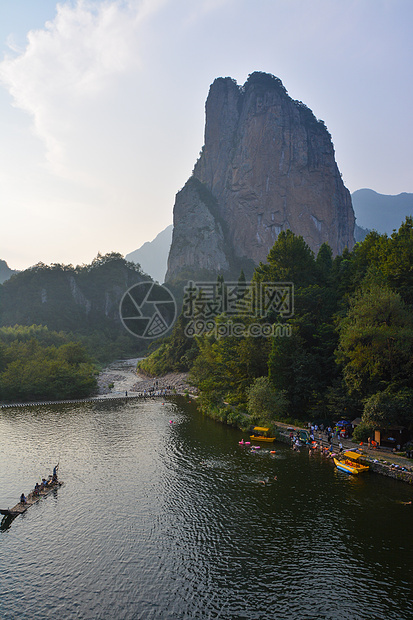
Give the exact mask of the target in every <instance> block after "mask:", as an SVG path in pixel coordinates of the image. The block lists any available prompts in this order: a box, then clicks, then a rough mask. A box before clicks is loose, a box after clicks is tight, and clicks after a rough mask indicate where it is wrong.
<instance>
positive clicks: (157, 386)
mask: <svg viewBox="0 0 413 620" xmlns="http://www.w3.org/2000/svg"><path fill="white" fill-rule="evenodd" d="M139 359H141V358H132V359H127V360H117V361H115V362H112V363H111V364H109V365H108V366H106V367H105V368H104V369H103V370H102V371H101V372H100V373H99V376H98V392H97V394H95V395H94V396H90V397H87V398H79V399H68V400H56V401H39V402H23V403H0V410H1V409H8V408H13V407H30V406H41V405H51V404H65V403H82V402H94V401H105V400H125V399H135V398H145V397H160V396H174V395H180V396H183V395H185V394H191V397H192V398H194V397H195V394H194V392H195V393H196V392H197V390H196V389H195V388H194V387H193V386H191V385H190V384H189V383H188V381H187V378H188V373H185V372H171V373H168V374H166V375H165V376H163V377H147V376H145V375H143V374H139V373H137V372H136V364H137V362H138V361H139ZM110 386H111V387H110ZM205 415H208V413H205ZM272 424H273V426H274V428H276V429H277V435H278V437H277V441H281V442H282V443H290V439H289V429H290V428H293V429H294V430H308V429H307V428H306V427H298V426H295V425H290V424H285V423H283V422H277V421H273V423H272ZM239 430H242V429H239ZM316 440H317V441H318V443H323V440H322V438H321V437H317V438H316ZM342 443H343V446H344V448H345V449H346V450H357V449H360V447H359V446H357V445H356V444H354V443H352V442H351V441H349V440H342ZM361 452H362V453H363V455H364V456H365V458H366V459H367V461H368V463H369V466H370V469H371V470H372V471H373V472H374V473H378V474H380V475H384V476H387V477H390V478H393V479H396V480H401V481H403V482H407V483H408V484H413V462H412V461H411V459H407V458H406V457H403V456H399V455H396V454H393V453H392V452H385V451H384V450H383V451H381V450H372V449H371V448H368V447H367V446H362V447H361ZM402 468H403V469H402Z"/></svg>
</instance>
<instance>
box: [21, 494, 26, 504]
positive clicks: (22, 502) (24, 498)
mask: <svg viewBox="0 0 413 620" xmlns="http://www.w3.org/2000/svg"><path fill="white" fill-rule="evenodd" d="M20 503H21V504H27V499H26V496H25V494H24V493H22V494H21V495H20Z"/></svg>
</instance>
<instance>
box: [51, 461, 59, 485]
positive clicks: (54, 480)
mask: <svg viewBox="0 0 413 620" xmlns="http://www.w3.org/2000/svg"><path fill="white" fill-rule="evenodd" d="M58 469H59V463H58V464H57V465H55V466H54V467H53V476H52V482H53V483H55V482H57V470H58Z"/></svg>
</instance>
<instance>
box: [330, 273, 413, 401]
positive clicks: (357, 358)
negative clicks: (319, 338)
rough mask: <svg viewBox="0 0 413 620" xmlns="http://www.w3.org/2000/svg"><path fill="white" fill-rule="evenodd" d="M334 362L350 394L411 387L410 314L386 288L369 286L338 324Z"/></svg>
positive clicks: (412, 333)
mask: <svg viewBox="0 0 413 620" xmlns="http://www.w3.org/2000/svg"><path fill="white" fill-rule="evenodd" d="M339 331H340V340H339V347H338V350H337V360H338V362H339V364H341V365H342V367H343V373H344V379H345V382H346V385H347V388H348V390H349V392H350V394H355V395H356V396H357V397H358V398H361V399H362V398H366V397H368V396H371V395H373V394H375V393H376V392H379V391H383V390H385V389H386V388H388V387H389V386H391V388H392V389H393V390H395V389H401V388H403V387H413V375H412V370H413V369H412V363H413V314H412V312H411V311H410V309H408V308H407V306H406V305H405V304H404V302H403V300H402V299H401V297H400V295H399V294H397V293H395V292H393V291H392V290H391V289H390V288H389V287H388V286H383V285H380V284H378V283H377V284H375V283H370V284H367V285H366V286H364V287H363V288H362V289H361V290H360V291H359V292H358V293H357V295H356V296H355V297H354V299H353V300H352V302H351V306H350V310H349V312H348V314H347V317H346V318H345V319H344V320H343V321H342V322H341V325H340V328H339Z"/></svg>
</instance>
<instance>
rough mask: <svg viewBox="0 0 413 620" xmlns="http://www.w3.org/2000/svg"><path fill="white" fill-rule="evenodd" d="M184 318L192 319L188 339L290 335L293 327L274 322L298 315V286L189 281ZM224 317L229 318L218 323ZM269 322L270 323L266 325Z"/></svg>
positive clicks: (188, 322) (284, 283) (185, 290)
mask: <svg viewBox="0 0 413 620" xmlns="http://www.w3.org/2000/svg"><path fill="white" fill-rule="evenodd" d="M183 315H184V317H185V318H186V319H188V321H187V325H186V327H185V335H186V336H188V337H193V336H201V335H214V336H215V337H221V338H222V337H227V336H235V337H238V338H242V337H246V336H251V337H255V338H258V337H266V338H268V337H271V336H290V335H291V327H290V326H289V325H286V324H285V323H284V324H280V323H278V324H277V323H275V322H274V321H275V318H276V317H279V318H282V319H288V318H291V317H292V316H293V315H294V285H293V283H292V282H275V283H274V282H259V283H258V282H248V283H247V282H244V283H243V282H193V281H189V282H188V284H187V286H186V287H185V288H184V302H183ZM220 315H223V316H224V317H225V318H224V319H222V320H221V317H220V319H219V321H216V320H215V319H216V318H217V317H219V316H220ZM232 317H234V318H235V317H237V319H238V320H232ZM253 319H255V321H254V320H253ZM265 319H269V321H267V322H264V320H265ZM270 321H271V322H270Z"/></svg>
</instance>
